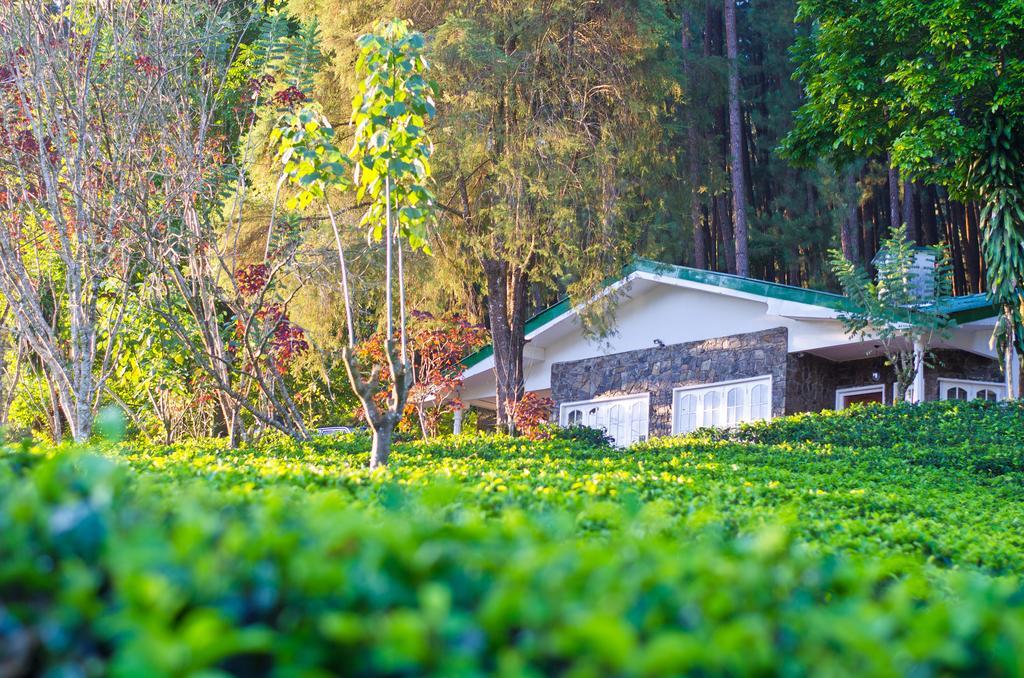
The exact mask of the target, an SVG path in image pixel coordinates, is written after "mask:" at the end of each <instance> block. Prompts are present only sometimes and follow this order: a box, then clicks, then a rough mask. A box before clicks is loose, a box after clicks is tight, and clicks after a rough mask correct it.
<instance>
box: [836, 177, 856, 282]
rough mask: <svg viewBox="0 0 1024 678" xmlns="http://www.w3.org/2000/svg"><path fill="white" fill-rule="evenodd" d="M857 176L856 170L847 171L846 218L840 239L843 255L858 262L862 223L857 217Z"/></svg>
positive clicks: (848, 259)
mask: <svg viewBox="0 0 1024 678" xmlns="http://www.w3.org/2000/svg"><path fill="white" fill-rule="evenodd" d="M857 198H858V195H857V176H856V172H854V171H852V170H850V171H847V172H846V199H847V204H846V219H844V220H843V227H842V233H841V235H840V241H841V244H842V247H843V256H844V257H846V260H847V261H851V262H853V263H858V262H859V261H860V223H859V220H858V218H857V208H858V207H859V205H858V203H859V200H858V199H857Z"/></svg>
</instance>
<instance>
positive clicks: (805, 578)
mask: <svg viewBox="0 0 1024 678" xmlns="http://www.w3.org/2000/svg"><path fill="white" fill-rule="evenodd" d="M1022 424H1024V410H1022V408H1021V406H1020V405H990V404H984V405H982V404H974V403H971V404H933V405H928V406H922V407H917V408H909V407H899V408H864V409H854V410H852V411H848V412H843V413H837V414H823V415H807V416H804V415H801V416H798V417H793V418H786V419H781V420H777V421H775V422H771V423H769V424H760V425H753V426H747V427H743V428H741V429H738V430H734V431H727V432H709V431H700V432H698V433H697V434H695V435H693V436H690V437H685V438H673V439H660V440H653V441H650V442H648V443H645V444H643V445H639V446H636V447H634V448H632V449H628V450H616V449H609V448H607V447H603V446H600V445H589V444H587V443H586V442H585V441H581V440H579V439H570V440H560V439H557V438H556V439H551V440H546V441H539V442H529V441H521V440H515V439H510V438H507V437H502V436H490V437H488V436H475V437H474V436H466V437H451V438H445V439H438V440H434V441H430V442H426V443H424V442H415V443H403V444H401V445H399V446H398V449H397V450H396V452H395V454H394V457H393V462H392V466H391V467H390V468H388V469H386V470H383V471H377V472H372V473H371V472H370V471H368V470H367V469H366V468H365V466H366V458H367V449H368V447H367V444H366V440H365V439H364V438H359V437H355V436H349V437H340V438H332V439H324V440H316V441H314V442H311V443H307V444H298V443H294V442H289V441H283V440H278V441H275V442H267V443H264V444H263V445H260V446H255V447H244V448H240V449H238V450H229V449H226V448H225V447H224V446H223V444H220V443H217V442H205V443H194V444H189V445H182V446H176V447H170V448H163V447H150V446H140V445H135V444H124V445H119V446H106V447H100V448H97V449H93V450H79V449H72V448H67V447H58V448H52V447H47V446H42V445H25V446H22V447H9V448H6V449H4V450H3V452H2V453H0V675H4V676H7V675H33V674H38V673H43V672H50V673H52V674H54V675H57V674H69V675H102V674H112V675H131V676H134V675H185V674H191V673H199V672H205V673H206V675H214V674H225V673H226V674H234V675H246V676H249V675H298V674H303V675H305V674H309V675H318V674H324V673H344V674H358V675H415V674H424V673H440V674H444V675H490V674H494V673H497V674H501V675H515V676H521V675H551V674H558V675H581V676H585V675H594V676H600V675H681V674H688V673H704V674H720V675H724V674H740V673H743V674H747V673H761V674H769V673H770V674H778V673H785V674H794V675H802V674H806V673H811V672H813V673H831V674H851V673H857V674H867V675H892V674H909V673H915V674H922V675H937V674H962V675H968V674H969V675H976V674H993V673H996V674H1006V675H1017V674H1024V652H1022V651H1021V650H1024V586H1022V582H1021V579H1020V574H1021V572H1022V570H1024V549H1022V545H1024V544H1022V539H1021V536H1020V533H1021V527H1022V525H1024V485H1022V482H1021V481H1022V479H1024V476H1022V475H1021V470H1020V469H1021V466H1020V464H1019V462H1020V459H1021V456H1022V454H1024V446H1022V445H1021V442H1020V439H1019V433H1017V432H1019V431H1021V430H1022V428H1021V426H1022ZM901 426H904V427H906V430H905V432H904V433H903V434H902V435H900V434H899V432H898V431H899V428H900V427H901Z"/></svg>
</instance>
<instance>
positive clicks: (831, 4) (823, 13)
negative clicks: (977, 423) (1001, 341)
mask: <svg viewBox="0 0 1024 678" xmlns="http://www.w3.org/2000/svg"><path fill="white" fill-rule="evenodd" d="M1022 16H1024V2H1022V1H1021V0H945V1H943V2H930V1H928V0H899V1H898V2H897V1H894V0H869V1H867V2H862V1H859V0H839V1H838V2H837V1H835V0H800V3H799V13H798V19H801V20H805V21H808V22H811V23H812V30H811V33H810V34H809V35H808V36H807V37H806V38H804V39H803V40H801V41H800V42H799V44H798V46H797V48H796V50H795V54H796V59H797V62H798V64H799V66H798V69H797V75H798V77H799V78H800V80H801V82H802V83H803V84H804V87H805V90H806V95H807V98H806V102H805V103H804V105H803V106H802V107H801V108H800V110H799V111H798V112H797V114H796V127H795V129H794V130H793V132H792V133H791V134H790V135H789V137H788V138H787V141H786V146H787V149H788V150H789V152H790V153H792V154H793V155H794V156H795V157H798V158H802V159H804V160H807V161H809V160H812V159H814V158H816V157H819V156H828V157H831V158H833V159H838V160H846V159H851V158H855V157H857V156H860V155H864V154H870V153H877V152H888V153H889V154H890V156H891V162H892V164H893V165H894V166H896V167H898V168H900V169H901V170H903V172H904V173H905V174H906V175H907V176H909V177H912V178H920V179H925V180H929V181H934V182H937V183H939V184H941V185H943V186H946V187H947V188H948V189H949V190H950V192H952V193H955V194H957V195H959V196H961V197H963V198H965V199H975V198H976V199H980V200H981V201H982V203H983V204H984V205H985V213H984V215H983V216H984V218H983V219H982V220H981V221H982V227H983V232H984V247H983V252H984V256H985V263H986V265H987V282H988V289H989V293H990V294H991V295H992V298H993V300H994V301H996V302H997V303H999V304H1001V305H1002V306H1003V307H1004V310H1005V313H1004V317H1005V319H1006V321H1005V322H1006V323H1008V325H1005V326H1004V328H1003V335H1004V336H1007V337H1010V338H1011V341H1010V343H1012V344H1015V345H1016V346H1017V349H1018V350H1020V349H1022V348H1024V342H1022V341H1021V339H1020V336H1021V314H1020V301H1021V300H1020V296H1019V289H1020V285H1019V281H1021V280H1024V207H1022V204H1024V203H1022V199H1021V192H1020V189H1019V186H1020V176H1021V175H1020V170H1019V169H1018V168H1019V167H1020V159H1021V157H1022V154H1021V151H1020V149H1021V146H1022V144H1024V141H1022V139H1024V21H1021V17H1022Z"/></svg>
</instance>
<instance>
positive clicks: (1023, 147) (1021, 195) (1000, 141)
mask: <svg viewBox="0 0 1024 678" xmlns="http://www.w3.org/2000/svg"><path fill="white" fill-rule="evenodd" d="M987 128H988V135H987V149H988V153H987V154H985V155H982V156H981V157H979V158H978V159H977V160H976V161H975V162H974V164H973V166H972V167H971V176H972V183H975V184H976V185H977V188H978V191H979V192H980V193H981V195H982V196H984V207H983V208H982V212H981V221H982V223H983V224H984V225H985V231H984V240H983V242H982V248H983V251H984V253H985V263H986V264H987V269H986V278H987V281H988V292H989V295H991V297H992V298H993V299H994V300H995V301H996V302H997V303H999V304H1000V305H1002V306H1003V307H1004V310H1005V311H1006V315H1005V316H1004V319H1003V320H1004V324H1005V322H1006V321H1010V323H1009V324H1010V325H1012V327H1013V328H1016V332H1015V333H1014V332H1009V333H1006V334H1007V336H1008V337H1012V341H1013V342H1014V344H1015V345H1016V349H1017V350H1018V351H1024V331H1021V330H1020V328H1022V327H1024V133H1021V131H1020V130H1016V131H1015V130H1014V127H1013V123H1012V122H1011V121H1010V120H1009V119H1008V118H1007V117H1006V116H1002V115H990V116H988V117H987ZM1005 329H1006V328H1004V330H1005Z"/></svg>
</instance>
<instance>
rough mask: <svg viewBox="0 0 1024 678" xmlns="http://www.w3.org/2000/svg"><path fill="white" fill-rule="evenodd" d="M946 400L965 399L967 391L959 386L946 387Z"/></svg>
mask: <svg viewBox="0 0 1024 678" xmlns="http://www.w3.org/2000/svg"><path fill="white" fill-rule="evenodd" d="M946 400H967V391H965V390H964V389H962V388H960V387H959V386H953V387H951V388H948V389H946Z"/></svg>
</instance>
